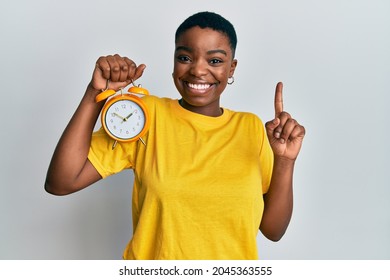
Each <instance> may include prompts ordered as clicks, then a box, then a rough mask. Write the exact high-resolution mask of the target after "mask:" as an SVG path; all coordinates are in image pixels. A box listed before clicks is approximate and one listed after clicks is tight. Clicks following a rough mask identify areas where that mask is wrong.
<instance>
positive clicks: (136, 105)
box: [95, 83, 150, 149]
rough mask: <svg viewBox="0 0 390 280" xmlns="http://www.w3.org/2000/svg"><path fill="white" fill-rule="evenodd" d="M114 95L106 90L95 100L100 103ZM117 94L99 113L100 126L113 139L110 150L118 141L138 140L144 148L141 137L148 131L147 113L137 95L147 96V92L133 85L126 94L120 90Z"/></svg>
mask: <svg viewBox="0 0 390 280" xmlns="http://www.w3.org/2000/svg"><path fill="white" fill-rule="evenodd" d="M107 84H108V83H107ZM116 93H117V92H115V91H114V90H112V89H107V90H104V91H103V92H102V93H99V94H98V95H97V96H96V99H95V100H96V102H101V101H103V100H106V99H107V98H109V97H111V96H113V95H115V94H116ZM118 93H119V94H118V95H115V96H113V97H111V98H110V99H109V100H108V101H107V102H106V103H105V104H104V107H103V109H102V112H101V122H102V126H103V128H104V130H105V131H106V132H107V134H108V135H109V136H110V137H111V138H112V139H114V144H113V145H112V149H114V148H115V146H116V144H117V142H118V141H119V142H133V141H137V140H140V141H141V142H142V143H143V144H144V145H145V146H146V144H145V142H144V140H143V139H142V136H144V135H145V133H146V132H147V131H148V129H149V125H150V120H149V112H148V109H147V106H146V104H145V103H144V101H143V100H142V98H140V97H138V96H137V95H140V94H142V95H149V92H148V90H147V89H145V88H142V87H141V85H138V86H135V85H134V84H133V86H132V87H130V88H129V89H128V93H123V92H122V89H121V90H120V91H119V92H118ZM136 94H137V95H136Z"/></svg>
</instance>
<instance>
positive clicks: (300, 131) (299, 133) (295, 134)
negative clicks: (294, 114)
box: [290, 124, 306, 140]
mask: <svg viewBox="0 0 390 280" xmlns="http://www.w3.org/2000/svg"><path fill="white" fill-rule="evenodd" d="M305 134H306V130H305V127H304V126H302V125H300V124H297V125H296V126H295V127H294V129H293V131H292V132H291V134H290V140H294V139H297V138H303V137H305Z"/></svg>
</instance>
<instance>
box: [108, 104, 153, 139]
mask: <svg viewBox="0 0 390 280" xmlns="http://www.w3.org/2000/svg"><path fill="white" fill-rule="evenodd" d="M104 121H105V124H106V127H107V129H108V130H109V132H110V133H111V134H112V135H114V136H115V137H117V138H119V139H122V140H128V139H131V138H134V137H136V136H137V135H138V134H140V133H141V131H142V130H143V128H144V126H145V121H146V119H145V114H144V111H143V110H142V108H141V107H140V106H139V105H138V104H137V103H135V102H133V101H131V100H118V101H116V102H114V103H113V104H111V105H110V107H109V108H108V110H107V111H106V115H105V116H104Z"/></svg>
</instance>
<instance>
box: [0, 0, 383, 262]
mask: <svg viewBox="0 0 390 280" xmlns="http://www.w3.org/2000/svg"><path fill="white" fill-rule="evenodd" d="M204 10H209V11H214V12H218V13H220V14H222V15H223V16H225V17H226V18H227V19H228V20H230V21H231V22H232V23H233V24H234V26H235V28H236V31H237V33H238V48H237V52H236V58H237V59H238V68H237V69H236V73H235V83H234V84H233V85H232V86H229V87H228V88H227V90H226V91H225V93H224V95H223V98H222V105H223V106H224V107H228V108H231V109H234V110H243V111H251V112H254V113H256V114H257V115H259V116H260V117H261V118H262V119H263V120H264V121H268V120H269V119H271V118H272V117H273V97H274V87H275V85H276V83H277V82H278V81H283V82H284V84H285V90H284V101H285V110H286V111H288V112H290V113H291V114H292V115H293V116H294V117H295V118H296V119H298V120H299V121H300V122H301V123H302V124H303V125H304V126H305V127H306V130H307V136H306V139H305V142H304V147H303V149H302V152H301V154H300V157H299V159H298V161H297V164H296V172H295V186H294V189H295V208H294V214H293V218H292V221H291V224H290V227H289V229H288V231H287V233H286V235H285V236H284V238H283V239H282V240H281V241H279V242H278V243H273V242H271V241H267V240H265V239H264V238H263V237H262V236H261V233H259V237H258V240H259V254H260V257H261V258H264V259H389V258H390V205H389V202H388V201H389V197H390V189H389V183H388V177H389V166H390V162H389V156H390V149H389V144H388V143H389V140H390V139H389V135H390V133H389V125H388V122H387V120H386V119H385V117H386V114H385V113H386V111H385V110H386V108H387V106H388V104H389V101H390V100H389V99H390V98H389V90H388V83H387V82H388V80H389V77H390V16H389V14H390V1H386V0H383V1H380V0H370V1H369V0H366V1H363V0H355V1H352V0H350V1H347V0H328V1H309V0H297V1H287V0H286V1H278V0H276V1H265V0H261V1H255V0H253V1H244V0H242V1H210V0H207V1H205V0H201V1H184V2H183V1H179V0H166V1H148V0H143V1H130V0H126V1H125V0H122V1H121V0H110V1H101V0H100V1H96V0H95V1H92V0H91V1H80V0H66V1H65V0H64V1H49V0H46V1H45V0H35V1H27V0H25V1H23V0H12V1H11V0H3V1H1V3H0V40H1V44H0V49H1V51H0V87H1V96H2V100H1V103H0V106H1V107H0V109H1V110H0V117H1V131H2V134H1V135H2V139H1V161H0V164H1V165H0V172H1V173H0V174H1V177H0V180H1V181H0V188H1V189H0V190H1V194H0V221H1V223H0V259H120V258H121V255H122V250H123V249H124V247H125V245H126V243H127V242H128V240H129V239H130V238H131V234H132V222H131V192H132V188H131V186H132V178H133V177H132V173H131V171H125V172H123V173H121V174H117V175H115V176H112V177H110V178H108V179H106V180H103V181H100V182H99V183H96V184H95V185H94V186H92V187H90V188H88V189H85V190H83V191H81V192H79V193H76V194H72V195H70V196H65V197H56V196H51V195H49V194H47V193H45V191H44V189H43V183H44V179H45V176H46V170H47V167H48V164H49V161H50V158H51V156H52V153H53V150H54V148H55V145H56V143H57V141H58V139H59V137H60V135H61V133H62V131H63V129H64V128H65V126H66V124H67V122H68V121H69V119H70V117H71V116H72V114H73V112H74V110H75V109H76V106H77V105H78V103H79V101H80V99H81V97H82V95H83V93H84V90H85V88H86V86H87V84H88V82H89V80H90V77H91V74H92V70H93V68H94V64H95V61H96V60H97V58H98V57H99V56H101V55H107V54H114V53H119V54H121V55H124V56H128V57H130V58H132V59H134V60H135V61H136V62H137V63H145V64H147V69H146V71H145V74H144V76H143V77H142V78H141V79H140V82H141V83H142V85H143V86H145V87H147V88H148V89H149V91H150V92H151V93H152V94H154V95H158V96H169V97H174V98H176V97H179V96H178V93H177V92H176V90H175V88H174V85H173V81H172V77H171V73H172V69H173V68H172V67H173V50H174V32H175V30H176V28H177V27H178V25H179V24H180V23H181V22H182V21H183V20H184V19H185V18H187V17H188V16H190V15H192V14H193V13H195V12H198V11H204ZM243 145H245V139H243Z"/></svg>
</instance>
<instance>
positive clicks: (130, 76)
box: [124, 57, 137, 81]
mask: <svg viewBox="0 0 390 280" xmlns="http://www.w3.org/2000/svg"><path fill="white" fill-rule="evenodd" d="M124 61H125V62H126V64H127V66H128V70H127V76H126V80H127V81H131V80H133V77H134V74H135V69H136V68H137V66H136V64H135V63H134V61H132V60H131V59H129V58H128V57H125V58H124Z"/></svg>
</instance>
